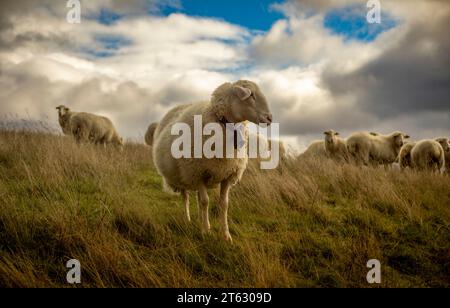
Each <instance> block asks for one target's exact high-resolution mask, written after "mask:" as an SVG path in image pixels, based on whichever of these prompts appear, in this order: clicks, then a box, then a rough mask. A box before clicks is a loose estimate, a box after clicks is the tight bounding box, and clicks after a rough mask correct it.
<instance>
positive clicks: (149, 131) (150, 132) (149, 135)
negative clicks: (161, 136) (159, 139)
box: [144, 123, 158, 146]
mask: <svg viewBox="0 0 450 308" xmlns="http://www.w3.org/2000/svg"><path fill="white" fill-rule="evenodd" d="M157 127H158V123H152V124H150V126H149V127H148V129H147V132H146V133H145V137H144V140H145V143H146V144H147V145H149V146H152V145H153V136H154V134H155V131H156V128H157Z"/></svg>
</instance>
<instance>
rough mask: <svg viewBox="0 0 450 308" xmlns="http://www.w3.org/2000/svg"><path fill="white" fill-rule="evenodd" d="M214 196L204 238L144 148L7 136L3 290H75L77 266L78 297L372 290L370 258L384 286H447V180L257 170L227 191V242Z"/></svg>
mask: <svg viewBox="0 0 450 308" xmlns="http://www.w3.org/2000/svg"><path fill="white" fill-rule="evenodd" d="M0 126H1V125H0ZM216 199H217V194H216V193H215V194H214V196H213V198H212V204H211V206H212V209H211V212H212V213H211V216H212V217H211V220H212V226H213V231H212V233H211V235H210V236H207V237H206V238H202V236H201V233H200V230H199V227H198V221H197V217H196V215H194V221H193V223H192V224H188V223H186V222H185V221H184V215H183V209H182V206H181V200H180V198H179V197H178V196H171V195H167V194H165V193H163V192H162V191H161V179H160V177H159V176H158V175H157V174H156V172H155V169H154V167H153V165H152V161H151V155H150V151H149V148H147V147H145V146H143V145H139V144H127V145H126V146H125V149H124V152H123V153H121V152H119V151H116V150H115V149H113V148H111V149H104V148H102V147H95V146H89V145H83V146H78V145H76V144H75V143H74V142H73V141H72V140H71V139H70V138H66V137H61V136H56V135H54V134H52V133H51V132H36V131H34V132H33V131H30V130H27V131H18V130H12V131H8V130H6V129H2V130H1V131H0V286H3V287H67V286H70V285H68V284H67V283H66V281H65V277H66V272H67V269H66V268H65V264H66V262H67V260H69V259H72V258H75V259H78V260H80V262H81V266H82V284H81V286H82V287H371V285H369V284H367V282H366V278H365V277H366V274H367V271H368V269H367V268H366V262H367V261H368V260H369V259H372V258H376V259H379V260H380V261H381V263H382V275H383V276H382V284H381V286H383V287H412V286H415V287H437V286H444V287H449V286H450V280H449V277H450V237H449V234H450V233H449V231H450V230H449V226H450V222H449V220H450V219H449V218H450V178H449V177H445V176H439V175H435V174H429V173H416V172H398V171H394V170H385V169H384V168H378V169H372V168H363V169H359V168H356V167H354V166H351V165H342V166H340V165H336V164H334V163H333V162H331V161H320V162H319V161H314V160H294V159H288V160H284V161H283V162H282V163H281V165H280V167H279V168H278V169H277V170H271V171H261V170H259V169H258V168H257V163H256V162H252V163H251V164H250V166H249V169H248V170H247V171H246V173H245V174H244V179H243V181H242V183H241V184H239V185H238V186H236V187H235V188H234V189H233V190H232V195H231V212H230V231H231V233H232V235H233V237H234V244H233V245H228V244H226V243H224V242H222V241H221V240H219V239H218V236H217V224H218V222H217V219H216V217H217V208H216V206H215V205H216ZM191 206H192V209H193V212H194V213H195V212H196V211H194V209H196V204H195V202H193V204H192V205H191Z"/></svg>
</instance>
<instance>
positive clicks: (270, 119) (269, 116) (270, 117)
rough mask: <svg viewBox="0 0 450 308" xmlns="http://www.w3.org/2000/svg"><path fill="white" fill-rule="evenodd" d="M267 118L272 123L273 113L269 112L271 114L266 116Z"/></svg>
mask: <svg viewBox="0 0 450 308" xmlns="http://www.w3.org/2000/svg"><path fill="white" fill-rule="evenodd" d="M266 119H267V122H268V123H269V124H272V120H273V116H272V114H271V113H269V114H268V115H267V116H266Z"/></svg>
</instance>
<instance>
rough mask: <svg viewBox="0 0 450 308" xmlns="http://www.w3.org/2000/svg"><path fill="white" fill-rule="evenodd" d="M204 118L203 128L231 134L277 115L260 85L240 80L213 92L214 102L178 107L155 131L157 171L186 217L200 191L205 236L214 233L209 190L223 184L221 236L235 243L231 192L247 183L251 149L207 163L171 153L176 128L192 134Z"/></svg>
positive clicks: (265, 121)
mask: <svg viewBox="0 0 450 308" xmlns="http://www.w3.org/2000/svg"><path fill="white" fill-rule="evenodd" d="M174 110H176V111H174ZM198 115H201V116H202V126H203V127H204V126H205V125H207V124H211V123H214V124H216V125H217V126H218V127H220V129H221V130H222V134H223V135H225V131H226V129H227V128H226V127H225V124H226V123H243V122H244V121H246V120H247V121H250V122H253V123H255V124H259V123H266V124H271V123H272V114H271V113H270V110H269V106H268V103H267V101H266V98H265V96H264V94H263V93H262V92H261V90H260V88H259V87H258V85H257V84H256V83H254V82H251V81H246V80H240V81H237V82H235V83H225V84H223V85H221V86H219V87H218V88H217V89H216V90H215V91H214V92H213V94H212V96H211V100H210V101H209V102H200V103H194V104H189V105H182V106H178V107H176V108H175V109H172V110H171V111H169V113H168V114H166V116H165V117H164V118H163V120H162V121H161V122H160V125H158V128H157V129H156V132H155V138H154V144H153V157H154V164H155V167H156V170H157V171H158V173H159V174H160V175H161V176H162V177H163V181H164V185H165V186H166V188H170V189H172V190H173V191H179V192H181V193H182V196H183V199H184V203H185V209H186V218H187V219H188V220H190V215H189V191H196V192H197V197H198V203H199V213H200V214H201V215H200V223H201V230H202V234H206V233H208V232H209V230H210V224H209V217H208V206H209V197H208V189H211V188H216V187H218V186H220V197H219V209H220V233H221V236H222V237H223V239H224V240H225V241H229V242H232V237H231V235H230V232H229V228H228V218H227V216H228V199H229V198H228V195H229V191H230V188H231V187H232V186H233V185H235V184H236V183H237V182H238V181H239V180H240V179H241V177H242V174H243V173H244V171H245V169H246V168H247V162H248V157H247V155H246V149H244V148H241V149H240V150H245V151H244V152H245V153H243V154H244V155H243V158H239V157H236V155H237V152H238V151H240V150H238V149H236V148H235V149H234V158H217V157H214V158H208V159H207V158H206V157H204V155H202V156H201V158H186V157H182V158H179V159H177V158H175V157H174V156H173V155H171V147H172V144H173V142H174V141H175V139H177V138H178V137H177V136H174V135H172V134H171V130H172V127H173V125H174V124H175V123H185V124H186V125H187V126H188V127H190V128H191V131H192V128H193V127H194V117H195V116H198ZM246 133H247V132H246ZM205 140H207V136H204V135H203V136H202V144H204V143H205ZM244 141H245V138H244ZM244 146H246V144H245V145H244ZM224 147H225V142H224ZM191 150H192V148H191ZM224 152H225V149H224ZM241 152H242V151H241Z"/></svg>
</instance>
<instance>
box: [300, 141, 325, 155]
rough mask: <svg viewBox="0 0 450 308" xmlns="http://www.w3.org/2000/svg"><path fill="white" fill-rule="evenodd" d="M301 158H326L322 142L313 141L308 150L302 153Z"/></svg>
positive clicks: (323, 142)
mask: <svg viewBox="0 0 450 308" xmlns="http://www.w3.org/2000/svg"><path fill="white" fill-rule="evenodd" d="M300 156H301V157H327V156H328V154H327V151H326V149H325V141H324V140H315V141H313V142H312V143H311V144H310V145H309V146H308V148H307V149H306V150H305V152H303V153H302V154H301V155H300Z"/></svg>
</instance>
